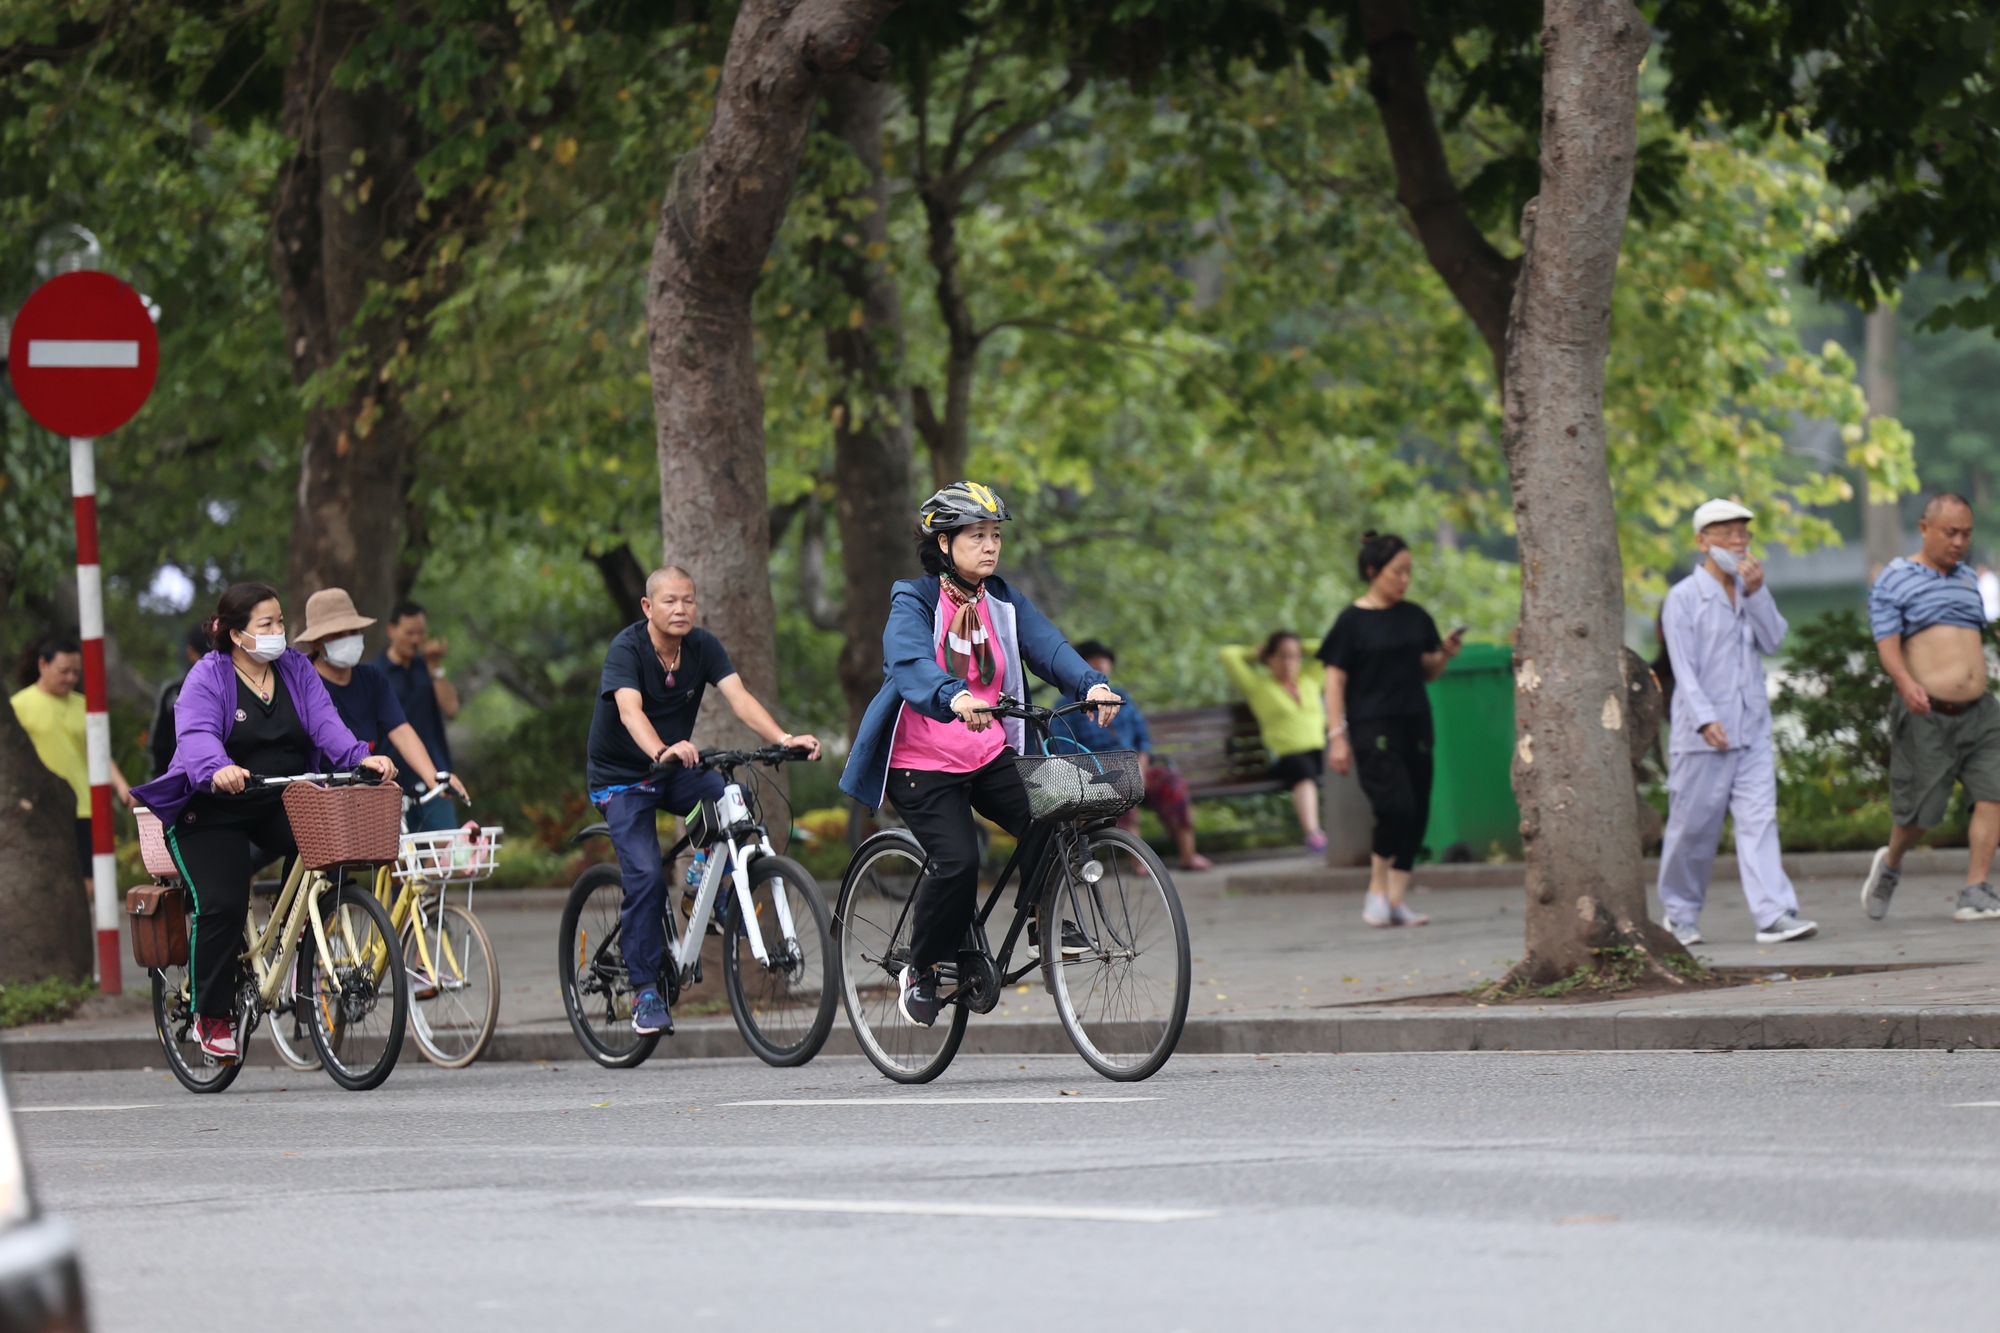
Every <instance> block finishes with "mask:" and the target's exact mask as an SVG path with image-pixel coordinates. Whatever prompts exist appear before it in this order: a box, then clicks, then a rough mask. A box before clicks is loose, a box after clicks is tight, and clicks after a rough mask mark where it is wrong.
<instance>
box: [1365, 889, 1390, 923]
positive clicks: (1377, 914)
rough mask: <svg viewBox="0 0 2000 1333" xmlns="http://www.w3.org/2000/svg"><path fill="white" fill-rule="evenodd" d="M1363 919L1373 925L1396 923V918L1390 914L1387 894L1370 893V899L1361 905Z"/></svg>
mask: <svg viewBox="0 0 2000 1333" xmlns="http://www.w3.org/2000/svg"><path fill="white" fill-rule="evenodd" d="M1361 920H1362V921H1363V922H1364V923H1365V924H1367V925H1371V926H1388V925H1393V924H1395V918H1393V917H1392V916H1390V915H1389V899H1388V898H1387V896H1385V895H1383V894H1380V893H1371V894H1369V895H1368V901H1367V902H1365V903H1363V904H1362V905H1361Z"/></svg>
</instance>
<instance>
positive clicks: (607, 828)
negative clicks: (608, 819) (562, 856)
mask: <svg viewBox="0 0 2000 1333" xmlns="http://www.w3.org/2000/svg"><path fill="white" fill-rule="evenodd" d="M610 836H611V825H609V824H607V823H605V822H604V821H603V820H601V819H600V820H598V821H597V822H596V823H595V824H585V825H584V826H583V827H582V828H580V829H578V830H577V831H576V832H574V833H572V834H570V838H569V845H570V846H572V847H574V846H576V845H577V844H578V843H580V842H582V841H583V840H584V839H586V838H608V837H610Z"/></svg>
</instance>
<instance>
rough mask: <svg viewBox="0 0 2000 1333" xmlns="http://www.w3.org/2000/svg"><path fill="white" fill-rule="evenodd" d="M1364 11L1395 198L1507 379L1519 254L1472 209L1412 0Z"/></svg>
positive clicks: (1371, 86)
mask: <svg viewBox="0 0 2000 1333" xmlns="http://www.w3.org/2000/svg"><path fill="white" fill-rule="evenodd" d="M1360 15H1361V35H1362V42H1363V44H1364V45H1365V46H1366V47H1367V48H1368V93H1369V95H1370V96H1371V97H1373V98H1374V99H1375V105H1376V108H1377V109H1378V110H1379V111H1380V112H1381V113H1382V128H1383V130H1384V131H1385V132H1386V133H1387V134H1388V137H1389V157H1390V160H1391V161H1392V162H1393V163H1394V164H1395V168H1396V202H1397V203H1399V204H1401V205H1402V206H1403V209H1404V211H1405V212H1407V213H1408V214H1409V215H1410V225H1411V226H1412V227H1413V228H1414V229H1415V230H1416V233H1417V239H1418V240H1419V241H1421V242H1422V243H1423V247H1424V254H1425V256H1426V257H1428V258H1429V260H1430V262H1431V267H1432V268H1434V269H1436V270H1437V272H1438V276H1439V277H1441V278H1443V279H1444V282H1445V286H1447V287H1449V288H1450V289H1451V294H1452V295H1453V296H1454V297H1456V298H1457V299H1458V303H1459V305H1460V306H1462V307H1463V308H1464V310H1465V313H1466V314H1467V315H1469V316H1471V318H1472V323H1473V325H1474V327H1476V328H1477V329H1478V330H1479V334H1480V336H1481V337H1483V338H1484V339H1486V346H1487V349H1488V350H1489V351H1490V352H1491V353H1492V354H1493V370H1494V373H1495V375H1496V376H1501V377H1502V378H1503V381H1504V373H1505V370H1506V365H1507V319H1508V313H1507V312H1508V307H1509V305H1510V304H1511V303H1512V301H1513V299H1514V279H1515V275H1516V274H1517V273H1518V272H1519V271H1520V266H1521V261H1520V260H1518V259H1509V258H1507V257H1506V256H1505V255H1503V254H1501V253H1500V252H1499V251H1498V250H1496V249H1494V248H1493V245H1492V243H1491V242H1489V241H1488V240H1487V239H1486V237H1485V235H1484V234H1483V233H1481V232H1480V230H1479V228H1478V227H1477V226H1476V225H1475V224H1474V223H1473V221H1472V216H1471V214H1469V213H1467V212H1466V209H1465V200H1464V199H1463V198H1462V197H1461V196H1460V194H1459V191H1458V184H1457V182H1455V181H1454V180H1453V179H1452V176H1451V164H1450V163H1449V162H1447V161H1446V160H1445V155H1444V140H1443V139H1442V138H1441V137H1440V136H1439V135H1438V128H1437V118H1436V116H1435V115H1433V114H1432V112H1431V97H1430V71H1429V70H1427V69H1425V68H1424V65H1423V62H1422V60H1421V59H1420V57H1419V54H1418V51H1417V34H1416V28H1415V25H1414V24H1413V22H1412V20H1411V17H1410V7H1409V5H1408V3H1407V2H1406V0H1361V3H1360Z"/></svg>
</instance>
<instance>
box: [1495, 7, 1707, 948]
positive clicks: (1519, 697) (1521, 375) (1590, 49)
mask: <svg viewBox="0 0 2000 1333" xmlns="http://www.w3.org/2000/svg"><path fill="white" fill-rule="evenodd" d="M1543 14H1544V19H1543V24H1544V26H1543V29H1542V50H1543V52H1544V61H1545V63H1544V68H1543V79H1542V88H1543V93H1542V98H1543V123H1542V189H1541V194H1540V196H1539V197H1538V198H1537V199H1536V200H1535V201H1534V202H1533V203H1531V204H1530V205H1529V206H1528V209H1527V213H1526V216H1525V217H1524V219H1523V233H1524V240H1525V249H1524V253H1523V257H1522V268H1521V275H1520V280H1519V283H1518V286H1517V290H1516V292H1515V295H1514V302H1513V307H1512V311H1511V316H1510V319H1509V324H1508V335H1507V374H1506V377H1505V383H1506V391H1505V398H1504V403H1505V409H1506V418H1505V428H1504V437H1503V439H1504V444H1505V448H1506V453H1507V471H1508V476H1509V478H1510V480H1511V482H1512V484H1513V495H1514V518H1515V523H1516V527H1517V530H1518V533H1519V539H1520V551H1521V631H1520V639H1519V644H1518V647H1517V649H1516V652H1515V668H1514V672H1515V716H1516V723H1515V731H1516V736H1517V741H1516V745H1515V752H1514V791H1515V795H1516V796H1517V798H1518V799H1519V802H1520V807H1521V835H1522V841H1523V843H1524V844H1525V846H1526V849H1527V862H1528V864H1527V896H1528V907H1527V953H1526V956H1525V957H1524V958H1523V959H1522V960H1521V962H1520V964H1519V965H1518V966H1517V967H1516V968H1515V970H1514V974H1513V977H1512V978H1511V979H1512V980H1515V981H1526V982H1535V983H1541V982H1548V981H1553V980H1557V979H1559V978H1561V977H1565V976H1568V975H1570V974H1572V973H1574V972H1575V971H1577V970H1578V969H1579V968H1590V967H1594V966H1596V965H1597V964H1598V963H1599V961H1600V957H1599V951H1602V950H1607V949H1615V948H1620V947H1623V948H1627V949H1631V950H1633V951H1635V952H1637V953H1638V954H1640V955H1641V956H1642V957H1643V958H1645V960H1646V961H1647V962H1648V963H1649V964H1650V966H1651V969H1652V970H1653V971H1654V972H1655V973H1658V974H1661V975H1665V976H1673V975H1675V974H1674V973H1673V972H1671V971H1669V970H1668V969H1666V968H1664V967H1661V966H1660V965H1659V963H1658V961H1657V960H1658V958H1659V957H1660V956H1661V955H1670V954H1679V953H1681V952H1682V950H1681V949H1680V947H1679V946H1678V945H1677V944H1676V943H1675V941H1674V940H1673V938H1672V936H1670V935H1669V934H1668V933H1667V932H1666V931H1665V930H1663V929H1662V928H1660V927H1659V926H1656V925H1654V924H1653V923H1652V922H1650V921H1649V920H1648V919H1647V915H1646V890H1645V885H1644V883H1643V882H1642V880H1641V878H1640V865H1639V830H1638V827H1637V824H1636V812H1635V811H1634V809H1633V802H1632V796H1631V791H1632V767H1631V762H1632V761H1631V753H1630V750H1629V748H1628V745H1627V739H1626V736H1625V734H1624V730H1625V725H1626V721H1625V703H1624V699H1625V693H1626V687H1625V682H1624V679H1623V674H1622V671H1621V666H1620V659H1621V650H1622V648H1623V642H1622V640H1623V637H1624V636H1623V624H1624V607H1625V602H1624V589H1623V587H1622V580H1621V577H1620V569H1621V565H1620V561H1619V554H1618V525H1617V518H1616V515H1615V514H1614V512H1613V509H1612V500H1611V479H1610V471H1609V467H1608V465H1607V462H1606V458H1605V449H1604V363H1605V357H1606V354H1607V350H1608V347H1609V343H1610V331H1611V290H1612V284H1613V282H1614V280H1615V279H1616V276H1617V270H1618V248H1619V242H1620V238H1621V236H1622V234H1623V232H1624V229H1625V214H1626V208H1627V205H1628V203H1629V201H1630V198H1631V192H1632V168H1633V160H1634V157H1635V155H1636V152H1637V138H1638V136H1637V113H1638V73H1639V61H1640V59H1641V58H1642V57H1643V56H1644V55H1645V53H1646V48H1647V43H1648V40H1649V36H1650V34H1649V31H1648V29H1647V26H1646V21H1645V20H1644V19H1643V18H1642V17H1641V16H1640V14H1639V12H1638V10H1637V9H1635V8H1633V6H1632V5H1631V3H1630V2H1629V0H1547V4H1546V7H1545V9H1544V11H1543Z"/></svg>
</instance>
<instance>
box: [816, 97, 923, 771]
mask: <svg viewBox="0 0 2000 1333" xmlns="http://www.w3.org/2000/svg"><path fill="white" fill-rule="evenodd" d="M825 91H826V122H825V126H826V130H827V132H828V133H829V134H833V135H837V136H839V137H840V138H841V139H842V140H844V141H845V142H846V143H847V146H848V147H849V148H851V149H852V150H853V151H854V155H855V157H856V158H858V159H859V160H860V161H861V164H862V165H863V166H865V167H866V168H867V169H868V183H867V184H866V185H865V186H863V188H862V191H861V197H863V198H865V199H866V200H867V201H868V202H869V203H870V204H872V205H873V207H872V208H871V209H870V211H868V212H867V213H865V214H863V215H862V216H861V217H859V218H857V219H855V220H854V222H853V223H852V227H853V230H854V233H855V234H856V235H857V236H858V237H859V238H860V241H861V244H860V245H859V246H847V245H842V244H837V243H828V244H826V245H825V246H824V247H823V248H822V249H821V252H820V263H821V266H822V267H823V268H824V269H825V270H826V271H827V272H828V273H829V274H830V275H831V276H833V277H834V279H835V280H837V281H838V282H839V283H840V285H841V288H842V290H844V291H845V292H846V293H847V295H848V297H849V299H851V300H853V301H855V302H856V303H858V304H859V306H860V308H861V325H860V327H859V328H852V327H849V326H847V325H846V324H840V325H838V326H837V327H835V328H833V329H831V330H830V331H829V332H828V333H827V336H826V351H827V356H828V358H829V359H830V360H831V361H832V362H833V364H834V365H836V366H838V367H839V368H840V370H841V373H842V375H843V376H844V378H845V379H846V382H847V383H846V388H845V390H844V391H843V392H842V394H841V396H840V398H839V399H838V408H837V413H838V415H837V420H836V423H835V426H834V432H833V451H834V452H833V493H834V507H835V512H836V514H837V515H838V517H839V520H840V568H841V573H842V576H843V578H844V581H845V584H846V593H845V595H844V597H843V604H842V607H841V629H842V630H843V631H844V632H845V634H846V636H847V641H846V643H845V644H844V645H843V646H842V648H841V650H840V692H841V695H842V696H843V697H844V698H845V699H846V701H847V735H848V738H849V739H850V740H851V739H853V737H854V735H855V733H856V732H858V731H859V730H860V729H861V715H862V713H863V712H864V711H866V710H867V707H868V701H869V700H871V699H873V698H874V697H875V694H876V692H877V691H878V690H880V689H881V688H882V629H883V626H885V625H886V624H887V623H888V620H889V585H890V584H892V583H894V582H895V581H896V580H897V579H902V578H910V577H912V576H913V575H915V574H916V572H917V561H916V557H915V555H914V554H913V553H912V551H911V539H912V534H913V533H914V532H915V531H916V523H915V520H914V518H913V517H912V505H913V501H914V497H913V496H912V495H911V493H910V481H911V478H910V467H911V445H910V422H911V403H910V392H909V389H908V388H907V387H905V385H904V383H903V378H902V375H903V350H904V349H903V303H902V294H901V292H900V290H899V289H898V288H897V286H896V279H895V277H894V275H892V274H891V273H890V272H889V270H888V265H887V263H886V261H885V260H884V258H883V255H884V253H885V251H886V250H887V248H888V244H889V178H888V175H887V173H886V172H884V171H883V169H882V117H883V114H884V112H885V110H886V109H887V107H888V103H889V89H888V87H887V85H885V84H880V83H870V82H869V81H868V80H866V79H863V78H861V77H860V76H859V75H856V74H852V73H847V74H836V75H833V76H832V77H830V78H829V79H827V81H826V90H825ZM857 408H858V409H860V410H857Z"/></svg>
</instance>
